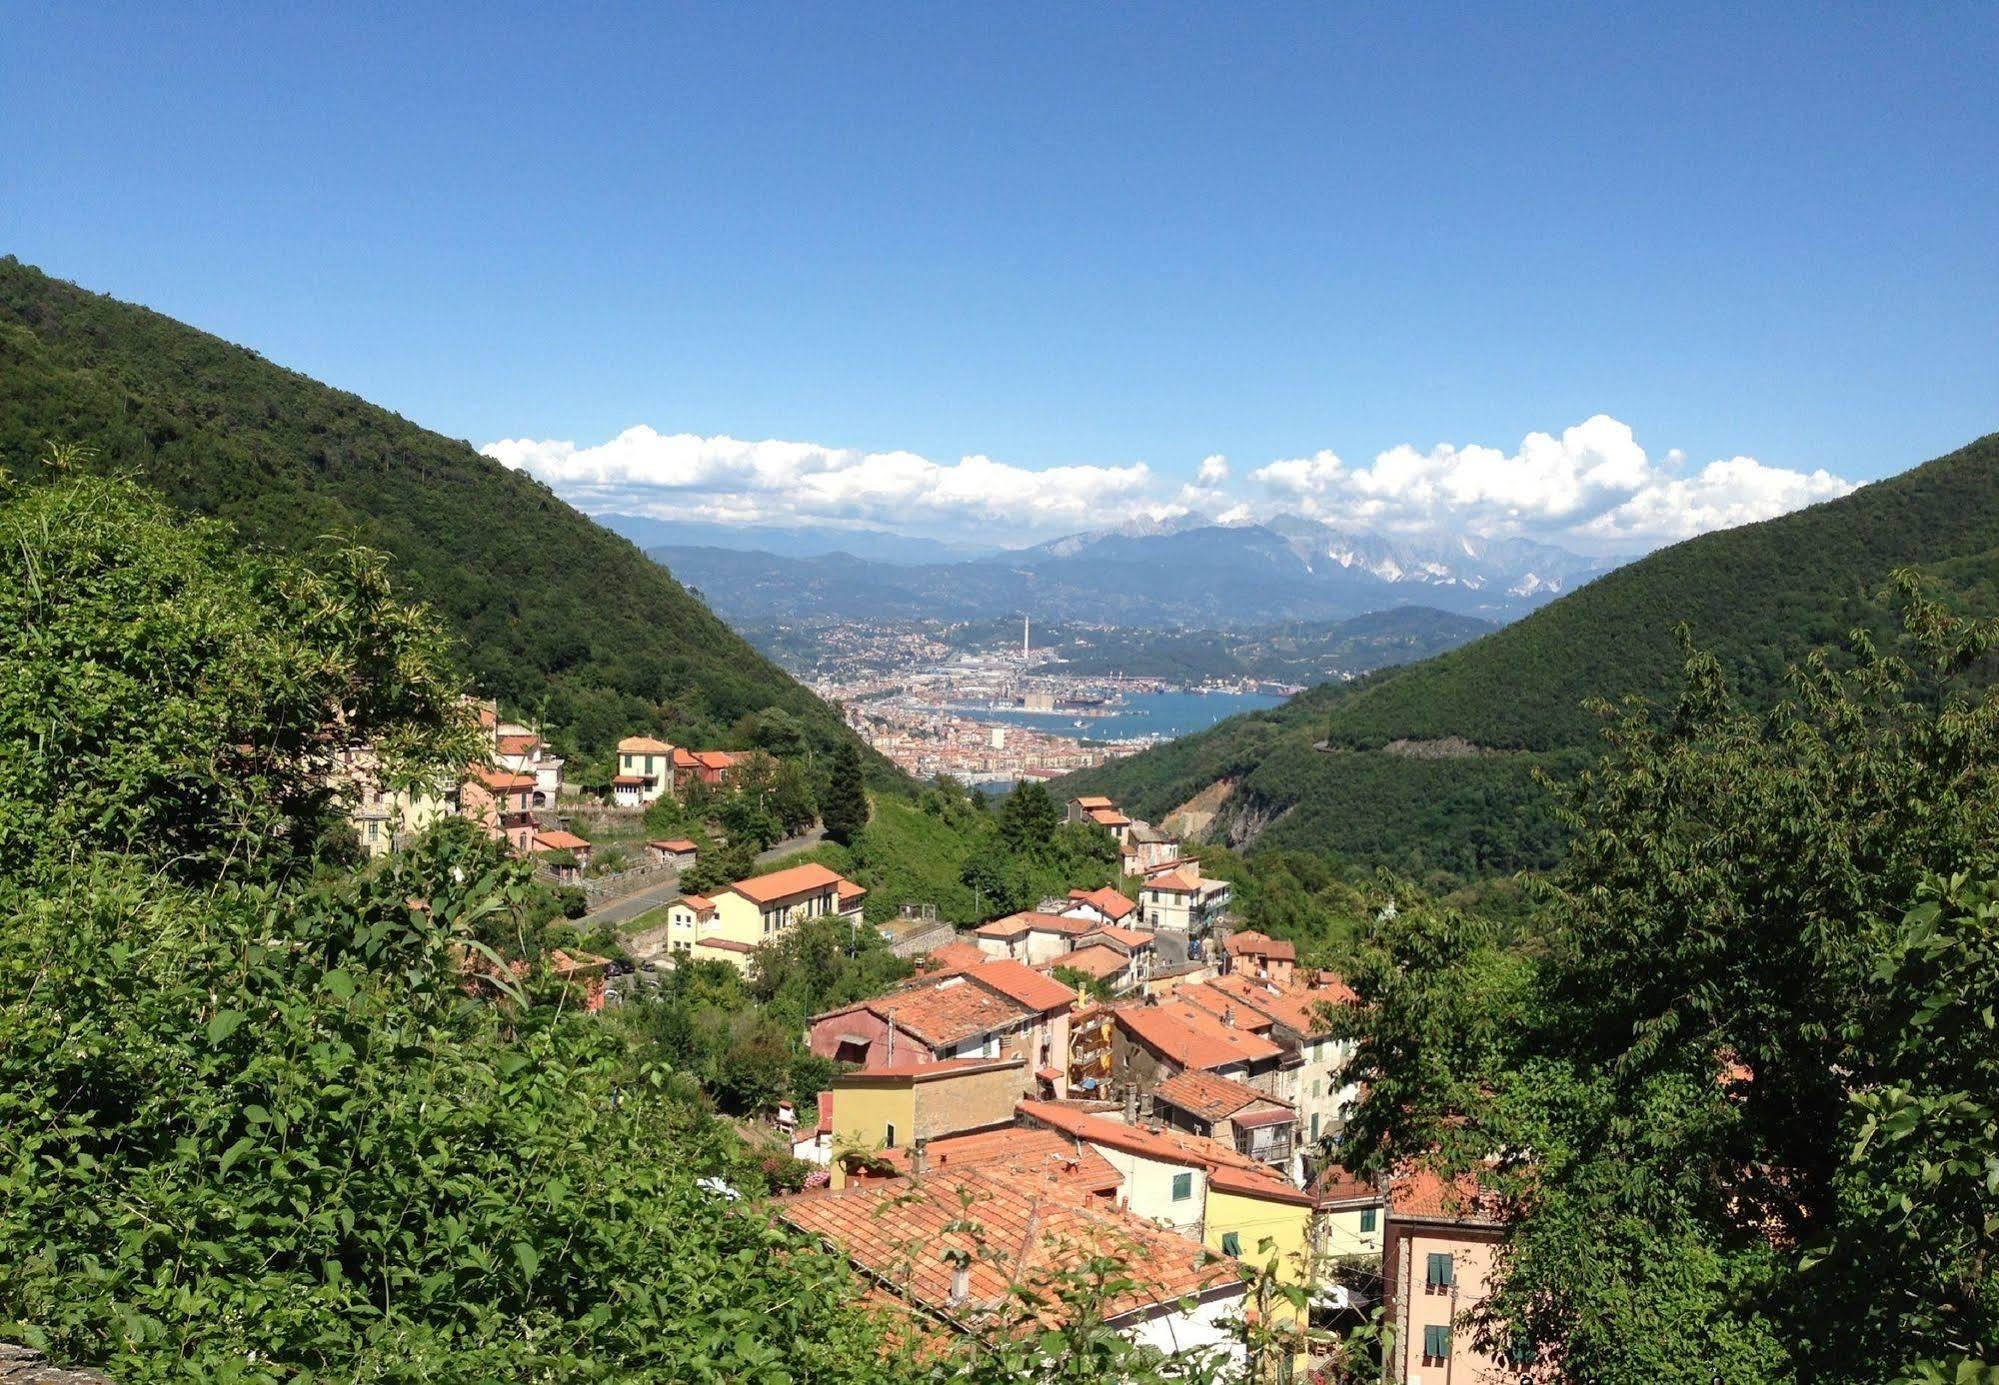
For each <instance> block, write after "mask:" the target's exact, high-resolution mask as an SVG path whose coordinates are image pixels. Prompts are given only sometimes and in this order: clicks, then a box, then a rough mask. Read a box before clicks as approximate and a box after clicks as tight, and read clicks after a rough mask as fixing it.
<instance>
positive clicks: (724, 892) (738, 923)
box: [703, 865, 867, 947]
mask: <svg viewBox="0 0 1999 1385" xmlns="http://www.w3.org/2000/svg"><path fill="white" fill-rule="evenodd" d="M866 893H867V892H866V891H865V890H863V889H862V888H861V887H860V886H859V885H856V884H854V883H853V882H852V881H851V880H847V879H845V878H843V877H842V876H841V875H840V874H839V872H837V871H832V870H828V869H827V868H826V867H825V866H821V865H804V866H792V867H790V868H789V869H786V870H777V871H772V872H771V873H770V874H769V875H754V876H751V877H750V878H749V879H747V880H738V881H736V882H735V883H734V884H733V885H724V886H723V887H722V888H721V889H719V890H717V891H715V893H714V894H713V895H711V896H710V897H709V898H710V899H711V901H712V902H713V903H714V906H715V918H714V921H713V924H712V925H711V926H710V927H709V931H708V932H706V933H705V934H704V935H703V936H704V937H711V938H719V939H722V940H724V941H727V942H732V943H741V944H743V945H744V946H747V947H757V946H760V945H762V944H764V943H767V942H769V941H770V940H771V939H772V938H773V937H775V936H777V935H778V934H780V933H783V932H785V931H786V930H787V929H791V928H796V927H797V926H798V925H799V924H801V923H804V922H805V921H806V920H808V919H816V918H827V917H831V916H836V915H839V916H844V915H847V914H852V915H854V916H856V917H858V915H859V913H860V907H861V897H862V896H863V895H865V894H866Z"/></svg>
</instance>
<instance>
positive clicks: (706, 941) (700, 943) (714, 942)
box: [694, 938, 756, 952]
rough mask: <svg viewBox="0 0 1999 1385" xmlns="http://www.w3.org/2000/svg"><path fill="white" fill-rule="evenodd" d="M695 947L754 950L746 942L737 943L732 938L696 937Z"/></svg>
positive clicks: (727, 950) (742, 950) (721, 949)
mask: <svg viewBox="0 0 1999 1385" xmlns="http://www.w3.org/2000/svg"><path fill="white" fill-rule="evenodd" d="M694 945H695V946H696V947H712V948H716V949H718V950H720V951H722V952H755V951H756V949H755V948H754V947H752V946H750V944H748V943H739V942H737V941H736V940H735V939H734V938H696V939H695V940H694Z"/></svg>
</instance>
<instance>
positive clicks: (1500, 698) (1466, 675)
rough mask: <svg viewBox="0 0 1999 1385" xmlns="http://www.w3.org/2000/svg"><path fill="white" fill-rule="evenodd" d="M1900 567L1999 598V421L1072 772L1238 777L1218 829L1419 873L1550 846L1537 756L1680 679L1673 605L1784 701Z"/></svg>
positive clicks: (1755, 687)
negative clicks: (1959, 444)
mask: <svg viewBox="0 0 1999 1385" xmlns="http://www.w3.org/2000/svg"><path fill="white" fill-rule="evenodd" d="M1905 567H1910V568H1917V569H1919V570H1920V571H1921V572H1922V573H1923V574H1924V575H1925V576H1926V577H1927V578H1929V579H1930V580H1931V582H1932V583H1934V584H1935V585H1936V586H1937V587H1938V588H1939V589H1940V590H1942V591H1945V592H1948V593H1950V594H1951V595H1952V597H1953V600H1954V604H1958V605H1961V606H1962V607H1963V608H1965V609H1967V610H1971V611H1974V612H1978V613H1981V614H1986V613H1992V612H1994V611H1999V592H1995V585H1999V434H1994V435H1992V436H1989V437H1986V438H1982V439H1980V440H1979V441H1977V442H1974V443H1972V444H1971V445H1970V446H1968V447H1965V448H1963V449H1961V450H1960V451H1957V452H1953V453H1951V454H1950V455H1949V456H1946V457H1941V458H1938V459H1937V460H1935V461H1932V462H1929V463H1926V464H1925V465H1923V466H1919V467H1916V468H1915V469H1914V470H1911V471H1908V472H1904V473H1902V474H1901V475H1898V476H1894V477H1891V478H1889V479H1888V480H1885V481H1879V482H1876V483H1875V484H1873V485H1869V486H1865V487H1862V488H1861V489H1860V490H1858V491H1856V492H1854V493H1853V494H1852V495H1849V496H1846V497H1845V498H1843V499H1840V500H1835V501H1830V502H1827V503H1826V504H1822V505H1816V506H1813V507H1812V508H1810V509H1807V510H1801V511H1798V512H1797V513H1795V514H1790V515H1786V516H1783V517H1782V518H1780V519H1773V520H1768V521H1766V522H1764V523H1761V524H1752V525H1746V526H1744V527H1742V528H1739V529H1730V530H1725V531H1723V532H1720V533H1714V534H1708V535H1704V536H1702V537H1700V538H1697V539H1690V540H1688V541H1687V542H1685V543H1681V544H1676V545H1675V546H1673V547H1671V548H1667V549H1663V550H1661V551H1660V552H1657V553H1654V554H1652V555H1651V556H1649V557H1647V558H1644V559H1642V560H1641V561H1639V562H1635V563H1632V564H1630V565H1629V566H1627V567H1623V568H1619V569H1618V570H1617V571H1615V572H1612V573H1609V574H1607V575H1605V576H1603V577H1600V578H1598V579H1597V580H1596V581H1594V582H1592V583H1590V584H1589V585H1588V586H1586V587H1583V588H1581V589H1579V590H1577V591H1575V592H1573V593H1571V594H1570V595H1568V596H1566V597H1563V598H1562V599H1561V600H1559V601H1556V602H1553V603H1551V604H1550V605H1547V606H1544V607H1542V608H1541V609H1540V610H1538V611H1536V612H1534V613H1533V614H1532V615H1530V616H1528V617H1526V618H1525V619H1523V620H1521V621H1519V622H1517V623H1516V624H1513V625H1510V626H1508V627H1507V628H1505V629H1504V630H1501V631H1498V632H1496V633H1494V634H1491V635H1488V636H1486V637H1485V638H1484V639H1481V640H1477V641H1475V642H1473V643H1471V644H1468V645H1465V646H1463V647H1462V648H1459V649H1456V650H1453V651H1451V652H1449V653H1446V654H1441V655H1439V656H1437V657H1436V658H1433V659H1429V660H1426V661H1424V662H1423V663H1420V664H1412V665H1408V666H1406V667H1403V668H1399V669H1392V670H1388V671H1385V672H1384V673H1381V674H1379V675H1376V676H1374V677H1372V678H1369V679H1365V680H1361V681H1359V682H1356V683H1353V684H1349V685H1346V686H1344V687H1332V686H1327V687H1321V688H1317V689H1314V690H1313V691H1311V692H1308V693H1305V694H1303V695H1302V696H1300V697H1298V698H1295V699H1294V700H1292V701H1291V702H1289V703H1287V704H1285V705H1284V706H1283V707H1280V708H1277V709H1275V710H1273V711H1270V712H1266V713H1259V714H1255V715H1251V716H1246V717H1237V718H1234V719H1231V720H1229V721H1225V722H1222V723H1221V724H1219V725H1218V726H1215V727H1214V728H1212V729H1210V730H1209V731H1207V732H1205V733H1203V734H1201V735H1198V736H1192V737H1188V738H1187V739H1185V740H1181V741H1175V742H1173V743H1171V744H1169V745H1166V746H1164V747H1161V748H1159V749H1157V750H1152V751H1148V752H1146V753H1145V754H1142V755H1138V756H1135V757H1133V758H1132V759H1129V760H1125V761H1122V762H1120V763H1118V764H1115V765H1112V766H1110V767H1107V768H1105V769H1102V770H1095V771H1091V772H1089V773H1087V774H1082V775H1076V776H1072V777H1071V778H1070V779H1067V780H1064V781H1063V784H1062V787H1063V788H1064V789H1072V790H1073V791H1089V792H1106V793H1111V794H1114V795H1117V796H1118V797H1119V800H1120V801H1121V802H1122V803H1123V804H1124V805H1125V806H1126V807H1127V809H1128V810H1131V811H1135V812H1137V813H1139V814H1141V815H1143V816H1145V817H1148V818H1153V819H1158V818H1161V817H1164V816H1166V815H1167V814H1168V813H1170V812H1171V811H1172V810H1173V809H1174V808H1176V807H1177V806H1179V805H1181V804H1184V803H1186V802H1187V801H1188V800H1190V799H1192V798H1193V797H1194V796H1195V795H1196V794H1197V793H1200V792H1201V791H1202V790H1204V789H1208V788H1209V787H1210V786H1211V785H1214V784H1217V783H1219V782H1223V781H1226V782H1228V783H1229V784H1230V785H1231V790H1230V792H1229V793H1228V795H1227V796H1226V798H1225V799H1224V801H1223V802H1222V803H1221V805H1220V811H1219V815H1218V816H1217V817H1216V818H1215V819H1214V822H1213V824H1212V827H1211V828H1210V830H1209V835H1210V836H1213V837H1215V838H1217V839H1221V840H1227V841H1229V842H1231V843H1232V844H1235V845H1238V846H1243V845H1255V846H1257V847H1272V846H1284V847H1304V848H1312V849H1321V850H1329V851H1332V852H1335V853H1337V854H1340V855H1343V856H1346V857H1349V858H1351V859H1355V860H1360V861H1367V862H1378V863H1381V864H1387V865H1392V866H1395V867H1396V868H1398V869H1402V870H1406V871H1410V872H1411V873H1414V874H1417V875H1423V874H1426V873H1430V872H1441V873H1443V874H1446V875H1454V876H1459V877H1464V876H1470V875H1475V874H1479V873H1483V872H1487V871H1493V870H1511V869H1517V868H1521V867H1533V866H1539V865H1544V864H1547V863H1548V862H1549V861H1550V860H1551V859H1552V858H1553V855H1554V853H1555V852H1556V851H1557V850H1558V849H1559V844H1560V837H1559V834H1558V833H1557V831H1556V830H1555V828H1554V825H1553V824H1552V822H1551V821H1550V819H1549V817H1548V813H1547V809H1546V801H1545V795H1544V794H1543V792H1542V791H1541V790H1539V789H1538V788H1537V787H1536V786H1535V785H1534V784H1533V782H1532V772H1533V771H1534V769H1536V768H1537V767H1538V768H1545V769H1550V770H1552V771H1554V772H1556V773H1558V774H1560V773H1566V772H1568V771H1569V770H1571V769H1573V768H1574V767H1575V766H1576V765H1578V764H1580V763H1581V762H1582V761H1583V759H1584V758H1585V757H1586V756H1587V755H1588V754H1589V752H1590V748H1591V747H1592V745H1593V744H1594V743H1595V739H1596V735H1597V728H1598V724H1599V723H1598V722H1597V720H1596V718H1595V717H1593V716H1592V715H1591V714H1590V713H1589V712H1587V711H1586V710H1585V709H1584V706H1583V704H1584V701H1585V700H1586V699H1588V698H1592V697H1606V698H1617V697H1622V696H1625V695H1627V694H1638V695H1642V696H1658V695H1660V694H1661V693H1662V692H1663V691H1665V690H1667V689H1669V688H1670V687H1671V686H1672V685H1673V680H1674V678H1675V676H1676V673H1677V670H1678V667H1679V664H1680V658H1679V655H1678V652H1677V650H1676V647H1675V645H1674V642H1673V633H1672V632H1673V627H1674V626H1675V625H1676V624H1678V623H1680V622H1685V623H1686V624H1687V625H1688V627H1689V628H1690V629H1691V631H1692V633H1693V638H1694V640H1695V642H1696V643H1697V644H1700V645H1702V646H1704V647H1707V648H1710V649H1713V650H1714V651H1715V652H1716V653H1717V654H1719V655H1720V656H1721V658H1722V660H1723V661H1724V663H1725V665H1726V666H1727V668H1728V669H1729V672H1730V674H1731V677H1732V678H1733V680H1734V683H1735V686H1736V687H1737V688H1738V689H1739V690H1740V691H1741V692H1742V694H1743V695H1744V696H1745V697H1746V698H1747V699H1749V700H1750V701H1751V702H1752V703H1756V704H1767V703H1768V702H1769V701H1770V700H1772V699H1773V698H1774V697H1776V696H1777V694H1778V692H1779V690H1780V686H1781V678H1782V674H1783V670H1784V667H1785V665H1786V664H1787V663H1790V662H1794V661H1795V660H1796V659H1798V658H1799V657H1800V656H1801V655H1802V654H1804V653H1805V652H1806V651H1807V650H1809V649H1811V648H1813V647H1814V646H1820V645H1826V644H1837V643H1839V642H1841V641H1842V640H1844V639H1845V637H1846V636H1847V634H1848V632H1850V631H1852V630H1853V629H1855V628H1856V627H1861V626H1867V627H1872V628H1876V629H1880V628H1883V627H1885V626H1886V625H1887V624H1888V621H1889V618H1890V616H1889V611H1888V609H1887V607H1886V605H1885V604H1884V602H1883V601H1882V599H1881V598H1882V592H1883V588H1884V587H1885V585H1886V583H1887V581H1888V578H1889V575H1890V574H1891V573H1893V572H1894V571H1895V570H1896V569H1898V568H1905ZM1211 796H1212V795H1211ZM1203 806H1207V805H1203Z"/></svg>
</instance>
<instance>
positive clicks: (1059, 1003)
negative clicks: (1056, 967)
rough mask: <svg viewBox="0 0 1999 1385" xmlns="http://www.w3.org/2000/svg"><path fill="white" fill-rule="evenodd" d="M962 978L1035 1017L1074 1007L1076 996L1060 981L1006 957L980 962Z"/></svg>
mask: <svg viewBox="0 0 1999 1385" xmlns="http://www.w3.org/2000/svg"><path fill="white" fill-rule="evenodd" d="M965 977H966V978H967V979H968V980H970V981H971V982H973V983H974V984H976V985H980V986H984V987H985V988H986V989H987V990H989V991H992V992H994V993H996V994H998V995H1002V996H1005V997H1006V998H1007V999H1008V1000H1011V1001H1015V1002H1017V1003H1018V1004H1020V1005H1024V1006H1026V1007H1027V1008H1028V1009H1029V1010H1032V1011H1034V1012H1035V1013H1036V1014H1047V1013H1050V1012H1052V1011H1058V1010H1067V1009H1069V1008H1071V1007H1072V1006H1074V1005H1075V1003H1076V993H1075V992H1074V991H1072V990H1070V989H1069V988H1068V987H1067V986H1065V985H1063V984H1062V983H1061V982H1060V981H1057V980H1055V979H1054V978H1053V977H1051V976H1044V975H1042V974H1041V973H1040V972H1038V971H1036V970H1034V968H1032V967H1030V966H1027V965H1025V964H1023V963H1020V962H1016V961H1014V960H1012V959H1011V958H1007V957H1001V958H996V959H995V960H993V961H990V962H981V963H980V964H979V965H978V966H976V967H973V968H971V969H970V970H969V971H967V972H965Z"/></svg>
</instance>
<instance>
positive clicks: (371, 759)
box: [327, 746, 458, 856]
mask: <svg viewBox="0 0 1999 1385" xmlns="http://www.w3.org/2000/svg"><path fill="white" fill-rule="evenodd" d="M327 777H328V779H329V780H330V781H331V783H332V785H333V788H334V791H335V793H336V794H338V795H339V798H340V801H341V802H343V803H344V804H346V806H347V821H348V822H349V823H350V824H351V825H352V826H353V828H354V837H355V840H356V841H357V842H359V843H360V846H361V850H363V851H364V852H366V853H367V854H368V855H370V856H382V855H386V854H387V853H389V852H391V851H396V850H400V849H401V848H402V847H403V846H404V845H405V844H407V843H408V841H409V840H410V838H412V837H414V836H416V835H417V834H418V833H419V832H422V831H423V830H424V829H425V828H427V827H429V826H430V825H431V824H432V823H434V822H437V821H438V820H440V819H442V818H448V817H456V816H457V815H458V787H457V785H455V784H452V783H451V782H449V781H448V780H445V781H441V782H439V783H438V784H437V785H436V786H435V787H434V788H429V789H418V790H409V789H392V788H389V787H388V786H387V785H385V784H384V783H383V782H382V772H381V761H380V760H379V758H377V756H376V754H375V752H374V751H373V750H372V749H371V748H369V747H367V746H355V747H352V748H350V749H346V750H343V751H341V752H340V754H339V756H338V757H337V758H336V760H335V761H334V764H333V766H332V768H331V770H330V771H329V773H328V776H327Z"/></svg>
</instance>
